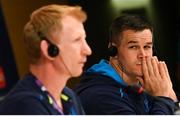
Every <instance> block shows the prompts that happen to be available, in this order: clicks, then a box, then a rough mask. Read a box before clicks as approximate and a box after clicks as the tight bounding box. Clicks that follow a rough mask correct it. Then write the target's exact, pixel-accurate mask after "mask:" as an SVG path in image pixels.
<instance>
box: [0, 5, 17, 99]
mask: <svg viewBox="0 0 180 116" xmlns="http://www.w3.org/2000/svg"><path fill="white" fill-rule="evenodd" d="M0 66H1V67H2V68H3V70H4V75H5V80H6V87H5V88H3V89H2V88H0V96H2V95H4V94H6V93H7V92H8V91H9V90H10V89H11V88H12V87H13V86H14V85H15V84H16V82H17V80H18V73H17V69H16V65H15V60H14V56H13V52H12V47H11V44H10V39H9V37H8V32H7V30H6V25H5V21H4V17H3V12H2V8H1V4H0Z"/></svg>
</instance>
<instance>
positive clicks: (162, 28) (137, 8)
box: [0, 0, 180, 96]
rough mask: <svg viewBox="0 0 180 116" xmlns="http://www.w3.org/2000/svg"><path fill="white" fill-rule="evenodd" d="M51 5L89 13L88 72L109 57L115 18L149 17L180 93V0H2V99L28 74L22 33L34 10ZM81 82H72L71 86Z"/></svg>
mask: <svg viewBox="0 0 180 116" xmlns="http://www.w3.org/2000/svg"><path fill="white" fill-rule="evenodd" d="M47 4H69V5H80V6H82V8H83V9H84V10H85V11H86V12H87V14H88V20H87V21H86V23H85V29H86V34H87V42H88V44H89V45H90V47H91V49H92V51H93V54H92V55H91V56H90V57H89V58H88V61H87V63H86V65H85V69H87V68H88V67H90V66H91V65H92V64H94V63H97V62H98V61H99V60H100V59H101V58H107V53H106V49H107V45H108V38H109V37H108V36H109V33H108V31H109V26H110V24H111V22H112V20H113V19H114V18H115V17H117V16H119V15H121V14H123V13H133V14H140V15H144V16H146V17H147V18H148V19H149V21H150V22H151V23H152V24H153V25H154V29H155V33H154V38H155V47H156V52H157V56H158V57H159V59H160V60H164V61H166V63H167V65H168V69H169V73H170V76H171V80H172V82H173V85H174V89H175V90H176V91H177V92H180V1H179V0H171V1H166V0H163V1H162V0H0V96H3V95H5V94H6V93H7V92H8V91H9V90H10V89H11V88H12V87H13V86H14V85H15V84H16V83H17V81H18V80H19V79H21V78H22V77H23V76H24V75H25V74H26V73H27V72H28V57H27V54H26V52H25V50H24V45H23V41H22V30H23V27H24V25H25V24H26V22H27V21H28V20H29V16H30V14H31V13H32V11H34V10H35V9H37V8H39V7H41V6H43V5H47ZM78 81H79V79H78V78H77V79H71V80H69V82H68V86H69V87H74V86H75V85H76V84H77V83H78ZM162 84H163V82H162Z"/></svg>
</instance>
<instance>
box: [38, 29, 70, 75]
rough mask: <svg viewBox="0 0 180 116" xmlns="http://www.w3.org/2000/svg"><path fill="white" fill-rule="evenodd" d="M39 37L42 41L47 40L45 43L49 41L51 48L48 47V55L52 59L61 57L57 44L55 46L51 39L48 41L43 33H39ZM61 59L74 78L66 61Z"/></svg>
mask: <svg viewBox="0 0 180 116" xmlns="http://www.w3.org/2000/svg"><path fill="white" fill-rule="evenodd" d="M38 36H39V37H40V39H41V40H45V41H47V42H48V43H49V46H48V55H49V56H50V57H52V58H54V57H56V56H58V55H59V53H60V50H59V48H58V47H57V46H56V45H55V44H53V43H52V42H51V41H50V40H49V39H47V37H46V36H45V35H44V34H43V33H41V32H38ZM61 59H62V63H63V64H64V66H65V68H66V69H67V71H68V72H69V74H70V75H71V76H73V75H72V73H71V71H70V70H69V68H68V67H67V65H66V63H65V62H64V59H63V58H62V57H61Z"/></svg>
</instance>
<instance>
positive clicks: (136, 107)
mask: <svg viewBox="0 0 180 116" xmlns="http://www.w3.org/2000/svg"><path fill="white" fill-rule="evenodd" d="M109 55H110V60H109V61H107V60H105V59H102V60H101V61H100V62H99V63H98V64H95V65H93V66H92V67H91V68H89V69H88V70H87V71H86V72H85V74H84V75H83V76H82V80H81V82H80V84H79V86H78V87H77V89H76V92H77V94H78V95H79V96H80V98H81V102H82V105H83V107H84V109H85V112H86V113H87V114H101V115H102V114H120V115H121V114H130V115H134V114H144V115H145V114H173V113H174V110H175V105H174V101H177V98H176V95H175V93H174V90H173V87H172V83H171V80H170V77H169V73H168V69H167V66H166V64H165V62H164V61H159V60H158V58H157V57H156V56H153V28H152V26H151V24H150V23H149V22H148V21H147V20H145V18H143V17H141V16H138V15H124V16H120V17H117V18H116V19H115V20H114V21H113V23H112V25H111V27H110V41H109Z"/></svg>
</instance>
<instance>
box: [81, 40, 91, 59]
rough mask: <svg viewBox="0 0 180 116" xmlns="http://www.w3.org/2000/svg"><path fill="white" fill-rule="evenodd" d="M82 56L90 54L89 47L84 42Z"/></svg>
mask: <svg viewBox="0 0 180 116" xmlns="http://www.w3.org/2000/svg"><path fill="white" fill-rule="evenodd" d="M83 54H85V55H87V56H89V55H91V54H92V51H91V48H90V47H89V45H88V44H87V42H86V41H85V42H84V46H83Z"/></svg>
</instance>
